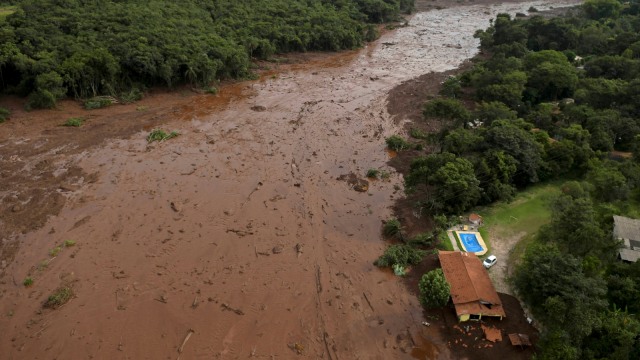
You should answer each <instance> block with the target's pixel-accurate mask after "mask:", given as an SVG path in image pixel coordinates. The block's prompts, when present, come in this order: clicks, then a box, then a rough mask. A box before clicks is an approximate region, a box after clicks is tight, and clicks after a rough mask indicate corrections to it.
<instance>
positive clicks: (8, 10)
mask: <svg viewBox="0 0 640 360" xmlns="http://www.w3.org/2000/svg"><path fill="white" fill-rule="evenodd" d="M17 9H18V7H17V6H15V5H11V6H0V20H4V19H5V18H6V17H7V16H9V15H11V14H13V13H14V12H16V10H17Z"/></svg>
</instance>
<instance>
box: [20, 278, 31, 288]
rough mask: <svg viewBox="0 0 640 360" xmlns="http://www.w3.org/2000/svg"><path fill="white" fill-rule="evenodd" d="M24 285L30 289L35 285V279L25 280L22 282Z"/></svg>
mask: <svg viewBox="0 0 640 360" xmlns="http://www.w3.org/2000/svg"><path fill="white" fill-rule="evenodd" d="M22 285H24V286H25V287H29V286H31V285H33V278H31V277H27V278H25V279H24V281H23V282H22Z"/></svg>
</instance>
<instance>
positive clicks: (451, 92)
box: [440, 76, 462, 98]
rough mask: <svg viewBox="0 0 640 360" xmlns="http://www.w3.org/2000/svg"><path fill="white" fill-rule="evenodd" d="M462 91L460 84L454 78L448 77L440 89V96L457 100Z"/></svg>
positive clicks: (458, 80)
mask: <svg viewBox="0 0 640 360" xmlns="http://www.w3.org/2000/svg"><path fill="white" fill-rule="evenodd" d="M461 89H462V83H461V81H460V79H458V78H457V77H456V76H449V77H448V78H447V79H446V80H445V81H444V82H443V83H442V89H440V95H442V96H446V97H448V98H457V97H458V96H459V95H460V90H461Z"/></svg>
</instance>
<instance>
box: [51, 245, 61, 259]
mask: <svg viewBox="0 0 640 360" xmlns="http://www.w3.org/2000/svg"><path fill="white" fill-rule="evenodd" d="M60 251H62V247H60V246H56V247H54V248H53V249H51V250H49V255H51V256H53V257H56V256H58V254H60Z"/></svg>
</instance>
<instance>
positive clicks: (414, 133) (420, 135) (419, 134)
mask: <svg viewBox="0 0 640 360" xmlns="http://www.w3.org/2000/svg"><path fill="white" fill-rule="evenodd" d="M409 136H411V137H412V138H414V139H421V140H426V139H427V138H428V136H429V134H427V133H426V132H424V131H422V130H420V129H416V128H411V130H409Z"/></svg>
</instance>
